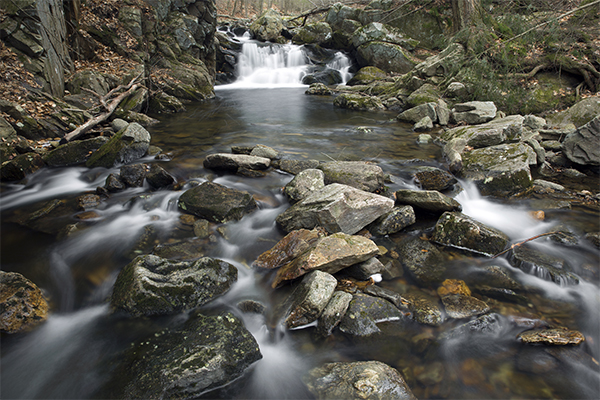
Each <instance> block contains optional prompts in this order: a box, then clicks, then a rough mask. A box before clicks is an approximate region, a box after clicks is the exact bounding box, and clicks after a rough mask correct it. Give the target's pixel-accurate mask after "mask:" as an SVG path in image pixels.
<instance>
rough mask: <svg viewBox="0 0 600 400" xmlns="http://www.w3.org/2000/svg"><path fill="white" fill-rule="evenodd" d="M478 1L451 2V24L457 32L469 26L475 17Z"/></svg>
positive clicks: (462, 0)
mask: <svg viewBox="0 0 600 400" xmlns="http://www.w3.org/2000/svg"><path fill="white" fill-rule="evenodd" d="M477 2H478V0H452V22H453V24H454V31H455V32H458V31H460V30H462V29H465V28H467V27H469V26H470V25H471V22H473V18H474V16H475V11H476V8H477V4H476V3H477Z"/></svg>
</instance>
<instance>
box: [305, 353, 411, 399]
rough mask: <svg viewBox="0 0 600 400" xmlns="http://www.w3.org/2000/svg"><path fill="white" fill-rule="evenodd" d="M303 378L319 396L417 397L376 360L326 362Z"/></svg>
mask: <svg viewBox="0 0 600 400" xmlns="http://www.w3.org/2000/svg"><path fill="white" fill-rule="evenodd" d="M302 380H303V381H304V383H305V384H306V385H307V386H308V389H309V390H310V392H311V393H312V394H314V395H315V396H316V397H317V398H320V399H366V398H369V399H374V400H375V399H378V400H386V399H398V400H416V397H415V396H414V395H413V393H412V392H411V390H410V388H409V387H408V385H407V384H406V382H405V381H404V378H402V375H400V373H398V371H397V370H396V369H394V368H392V367H390V366H389V365H387V364H384V363H382V362H379V361H356V362H336V363H329V364H325V365H323V366H321V367H317V368H313V369H312V370H310V371H309V372H308V374H307V375H306V376H304V378H303V379H302Z"/></svg>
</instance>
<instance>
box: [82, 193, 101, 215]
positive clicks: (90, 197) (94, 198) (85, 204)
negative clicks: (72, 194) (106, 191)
mask: <svg viewBox="0 0 600 400" xmlns="http://www.w3.org/2000/svg"><path fill="white" fill-rule="evenodd" d="M99 205H100V196H98V195H97V194H84V195H81V196H79V197H77V208H79V209H80V210H83V211H87V210H90V209H92V208H97V207H98V206H99Z"/></svg>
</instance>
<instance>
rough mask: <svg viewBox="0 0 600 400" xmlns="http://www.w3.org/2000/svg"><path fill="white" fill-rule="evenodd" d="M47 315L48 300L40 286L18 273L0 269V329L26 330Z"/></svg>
mask: <svg viewBox="0 0 600 400" xmlns="http://www.w3.org/2000/svg"><path fill="white" fill-rule="evenodd" d="M47 317H48V302H47V301H46V299H45V298H44V295H43V294H42V291H41V290H40V288H38V287H37V286H36V285H35V284H34V283H33V282H31V281H30V280H29V279H27V278H25V277H24V276H23V275H21V274H19V273H16V272H4V271H0V331H2V332H7V333H16V332H22V331H26V330H29V329H31V328H33V327H34V326H36V325H38V324H39V323H41V322H44V321H45V320H46V318H47Z"/></svg>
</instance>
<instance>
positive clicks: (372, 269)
mask: <svg viewBox="0 0 600 400" xmlns="http://www.w3.org/2000/svg"><path fill="white" fill-rule="evenodd" d="M384 268H385V266H384V265H383V264H382V263H381V261H379V260H378V259H377V258H375V257H372V258H369V259H368V260H367V261H363V262H361V263H358V264H354V265H351V266H350V267H348V268H346V269H344V274H345V275H348V276H351V277H353V278H356V279H358V280H361V281H366V280H368V279H369V278H370V277H371V276H372V275H375V274H379V273H381V271H383V270H384Z"/></svg>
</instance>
